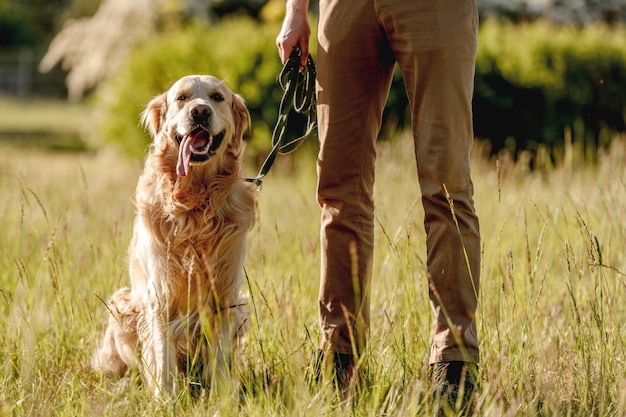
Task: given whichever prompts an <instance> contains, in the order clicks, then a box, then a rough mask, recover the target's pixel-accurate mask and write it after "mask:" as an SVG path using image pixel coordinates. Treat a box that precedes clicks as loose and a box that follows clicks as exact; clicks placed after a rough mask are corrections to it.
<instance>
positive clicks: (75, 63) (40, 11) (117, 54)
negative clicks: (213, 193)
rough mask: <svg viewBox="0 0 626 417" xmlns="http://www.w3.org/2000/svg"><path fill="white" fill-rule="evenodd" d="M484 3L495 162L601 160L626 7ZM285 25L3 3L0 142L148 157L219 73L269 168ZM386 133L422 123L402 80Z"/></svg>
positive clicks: (184, 11) (484, 102)
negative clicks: (182, 90)
mask: <svg viewBox="0 0 626 417" xmlns="http://www.w3.org/2000/svg"><path fill="white" fill-rule="evenodd" d="M316 3H317V2H316V1H312V4H311V8H310V11H311V22H312V27H313V28H315V21H316V16H315V15H316V9H317V4H316ZM477 4H478V8H479V13H480V18H481V27H480V32H479V52H478V57H477V66H476V84H475V85H476V88H475V97H474V124H475V126H474V127H475V132H476V136H477V137H478V138H479V140H481V141H483V142H484V143H486V144H487V145H486V146H485V147H484V149H486V151H485V152H486V153H488V154H489V155H495V154H498V153H501V152H507V153H509V154H510V155H512V156H513V157H515V158H519V157H520V156H521V155H527V156H528V158H527V160H528V163H529V164H530V165H531V166H532V165H533V164H534V163H536V161H537V159H538V158H543V159H547V160H548V161H549V162H550V163H555V164H556V163H558V162H559V160H560V158H562V154H563V152H562V149H563V146H564V144H572V143H573V144H575V145H576V146H578V147H579V148H580V149H581V150H582V151H583V153H584V155H586V159H587V161H589V162H591V163H592V162H593V161H594V159H595V156H596V154H597V150H598V149H599V148H603V147H604V148H605V147H608V145H609V144H610V142H611V141H612V140H615V138H618V137H620V136H621V135H622V134H623V133H624V131H625V130H626V128H625V119H626V28H625V25H624V23H625V22H626V13H625V11H626V0H478V1H477ZM283 16H284V0H133V1H128V0H0V142H10V143H13V144H15V145H18V146H26V147H28V146H38V147H40V148H44V149H56V150H63V151H81V152H83V151H90V152H97V151H99V150H102V149H107V150H115V151H117V152H120V153H121V154H123V155H126V156H128V157H130V158H136V159H138V160H141V159H142V157H143V155H144V154H145V149H146V145H147V143H148V142H149V137H148V136H147V134H146V133H145V132H144V131H143V130H142V129H141V128H140V127H139V126H138V124H139V123H138V121H139V113H140V112H141V111H142V110H143V108H144V107H145V105H146V104H147V102H148V101H149V100H150V99H151V98H152V97H153V96H155V95H157V94H159V93H160V92H162V91H165V90H166V89H167V88H168V87H169V86H170V85H171V84H172V83H173V81H175V80H176V79H178V78H179V77H181V76H183V75H186V74H190V73H208V74H213V75H215V76H217V77H220V78H222V79H224V80H225V81H226V83H227V84H228V85H229V87H230V88H231V89H233V90H234V91H236V92H238V93H240V94H242V95H243V97H244V98H245V99H246V102H247V104H248V107H249V109H250V112H251V114H252V119H253V132H252V135H251V141H250V145H249V151H248V154H249V155H252V158H254V159H255V161H252V163H257V164H258V163H260V162H262V160H263V155H264V153H266V152H267V151H268V149H269V148H270V136H271V131H272V129H273V125H274V123H275V122H276V118H277V111H278V105H279V101H280V97H281V93H282V91H281V90H280V88H279V86H278V84H277V83H276V76H277V74H278V73H279V72H280V69H281V64H280V62H279V59H278V54H277V51H276V47H275V37H276V35H277V34H278V31H279V29H280V24H281V22H282V18H283ZM313 51H314V48H313ZM384 123H385V125H384V128H383V131H382V132H381V136H382V139H386V140H390V139H393V138H394V137H395V136H397V133H399V132H400V131H402V130H403V129H405V128H407V127H408V126H409V125H410V120H409V119H408V113H407V102H406V97H405V94H404V85H403V82H402V77H401V76H400V74H399V73H396V75H395V77H394V82H393V86H392V90H391V92H390V96H389V101H388V104H387V108H386V110H385V117H384ZM307 146H309V147H315V146H316V144H308V145H307ZM544 162H545V161H544Z"/></svg>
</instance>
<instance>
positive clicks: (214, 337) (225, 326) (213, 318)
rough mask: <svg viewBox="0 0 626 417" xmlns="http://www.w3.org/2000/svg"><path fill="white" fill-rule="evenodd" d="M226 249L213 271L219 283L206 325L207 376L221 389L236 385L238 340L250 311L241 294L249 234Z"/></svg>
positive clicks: (240, 236)
mask: <svg viewBox="0 0 626 417" xmlns="http://www.w3.org/2000/svg"><path fill="white" fill-rule="evenodd" d="M225 247H230V250H228V251H225V252H224V253H223V256H221V258H220V262H219V264H218V265H216V267H215V269H214V273H215V277H216V284H215V287H214V288H212V291H211V294H212V295H211V296H212V298H213V300H212V301H213V303H214V304H213V305H214V306H215V307H214V309H213V311H211V312H210V314H209V317H208V319H209V323H206V324H207V325H206V326H203V327H204V331H205V335H206V337H207V340H208V342H209V348H210V355H209V358H206V359H205V375H204V377H205V379H206V380H207V381H212V382H213V383H214V385H217V386H218V387H222V386H224V387H225V386H227V385H228V383H229V382H230V383H232V382H233V378H232V376H233V371H235V370H234V369H233V367H232V363H233V360H234V355H235V350H236V348H237V344H238V339H239V337H240V336H242V335H243V333H244V332H245V328H246V320H247V309H248V306H247V301H248V300H247V298H246V297H243V296H242V295H241V284H242V281H243V262H244V258H245V252H246V235H245V234H240V235H239V236H236V237H235V238H233V240H231V241H230V242H229V244H228V245H225ZM209 361H210V362H211V363H209ZM206 372H209V373H206Z"/></svg>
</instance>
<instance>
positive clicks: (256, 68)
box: [97, 18, 282, 156]
mask: <svg viewBox="0 0 626 417" xmlns="http://www.w3.org/2000/svg"><path fill="white" fill-rule="evenodd" d="M279 30H280V27H279V26H276V25H267V24H265V25H261V24H259V23H257V22H254V21H253V20H251V19H247V18H245V19H244V18H240V19H236V20H225V21H222V22H220V23H219V24H217V25H215V26H213V27H209V28H207V27H205V26H202V25H193V26H190V27H188V28H186V29H183V30H181V31H177V32H172V33H167V34H163V35H161V36H159V37H157V38H154V39H152V40H150V41H149V42H146V43H145V44H144V45H143V46H142V47H140V48H138V49H137V51H136V52H135V53H134V54H133V56H132V57H131V59H130V60H129V61H128V63H127V64H126V65H125V66H124V68H122V69H121V70H120V71H119V73H118V74H117V75H116V76H114V77H112V78H111V80H110V81H109V82H108V83H107V84H105V85H104V86H102V87H101V88H100V89H99V91H98V93H97V101H98V103H99V106H100V107H101V108H102V110H103V115H102V120H101V123H100V124H99V126H100V129H99V131H98V136H99V137H101V138H102V139H103V140H104V141H105V142H106V143H112V144H115V145H116V146H117V147H118V148H120V149H122V150H123V151H124V152H125V153H127V154H129V155H133V156H141V155H144V153H145V150H146V146H147V144H148V143H149V141H150V138H149V136H148V134H147V133H146V132H145V131H143V129H141V128H140V127H139V114H140V113H141V112H142V111H143V109H144V108H145V106H146V105H147V104H148V102H149V101H150V99H151V98H152V97H154V96H156V95H158V94H160V93H162V92H164V91H166V90H167V89H168V88H169V87H170V86H171V85H172V84H173V83H174V82H175V81H176V80H177V79H179V78H181V77H182V76H185V75H189V74H211V75H214V76H216V77H218V78H221V79H223V80H224V81H225V83H226V84H227V85H228V86H229V87H230V88H231V89H232V90H233V91H234V92H236V93H238V94H241V95H242V96H243V97H244V99H245V101H246V104H247V106H248V109H249V110H250V114H251V116H252V135H251V137H252V139H253V140H252V141H251V142H252V143H251V146H258V147H263V146H265V144H266V143H267V144H268V143H270V137H271V131H272V129H273V125H274V123H276V119H277V115H278V106H279V103H280V99H281V96H282V90H281V89H280V86H279V85H278V83H277V81H276V77H277V75H278V74H279V72H280V70H281V69H282V65H281V63H280V59H279V57H278V52H277V49H276V46H275V39H276V35H277V34H278V31H279Z"/></svg>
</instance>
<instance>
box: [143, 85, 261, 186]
mask: <svg viewBox="0 0 626 417" xmlns="http://www.w3.org/2000/svg"><path fill="white" fill-rule="evenodd" d="M142 121H143V123H144V125H145V126H146V127H147V128H148V130H149V131H150V133H151V134H152V136H153V138H154V143H153V147H154V148H156V149H160V150H161V151H163V152H167V151H168V150H170V151H172V152H173V150H175V154H176V155H177V158H176V172H177V174H178V176H180V177H185V176H187V175H189V173H190V172H191V170H192V167H200V166H204V165H207V164H210V163H213V162H212V161H215V163H216V165H220V164H221V161H223V159H224V157H225V156H230V157H232V158H234V159H238V158H239V156H240V154H241V151H242V148H243V134H244V131H245V130H246V129H247V127H248V125H249V123H250V113H249V112H248V109H247V108H246V106H245V103H244V101H243V99H242V98H241V97H240V96H238V95H237V94H234V93H233V92H232V91H231V90H230V89H229V88H228V87H227V86H226V85H225V84H224V83H223V82H222V81H221V80H219V79H217V78H215V77H213V76H210V75H189V76H186V77H183V78H181V79H180V80H178V81H177V82H176V83H174V85H173V86H172V87H171V88H170V89H169V91H167V92H166V93H163V94H161V95H160V96H157V97H155V98H154V99H152V101H150V103H149V104H148V107H147V108H146V110H145V111H144V112H143V113H142Z"/></svg>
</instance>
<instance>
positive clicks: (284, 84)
mask: <svg viewBox="0 0 626 417" xmlns="http://www.w3.org/2000/svg"><path fill="white" fill-rule="evenodd" d="M301 53H302V52H301V50H300V47H296V48H295V49H294V50H293V51H292V52H291V55H290V56H289V59H288V60H287V62H286V63H285V65H284V67H283V69H282V71H281V72H280V74H279V75H278V83H279V85H280V86H281V88H282V89H283V91H284V93H283V97H282V99H281V101H280V107H279V113H278V120H277V122H276V126H274V131H273V132H272V150H271V152H270V154H269V155H268V156H267V158H266V159H265V162H263V165H262V166H261V169H260V170H259V173H258V175H257V176H256V178H246V179H245V180H246V181H247V182H252V183H254V184H256V185H257V188H258V189H259V190H260V189H261V186H262V185H263V181H261V179H262V178H263V177H265V175H267V173H268V172H269V170H270V168H271V167H272V165H273V164H274V161H275V160H276V156H277V155H278V154H279V153H280V154H286V153H289V152H292V151H294V150H295V149H296V148H298V146H300V144H301V143H302V142H304V141H305V140H306V139H307V138H308V137H310V136H313V135H314V134H316V133H317V109H316V107H317V100H316V97H315V63H314V62H313V58H312V57H311V55H309V56H308V57H307V65H306V66H305V67H304V68H303V69H302V70H300V54H301ZM290 117H291V119H290ZM290 120H291V123H292V124H297V123H305V125H304V127H305V129H304V132H303V133H302V132H300V133H294V131H293V126H290ZM290 127H291V131H290ZM290 134H291V135H292V136H295V137H289V135H290Z"/></svg>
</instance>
